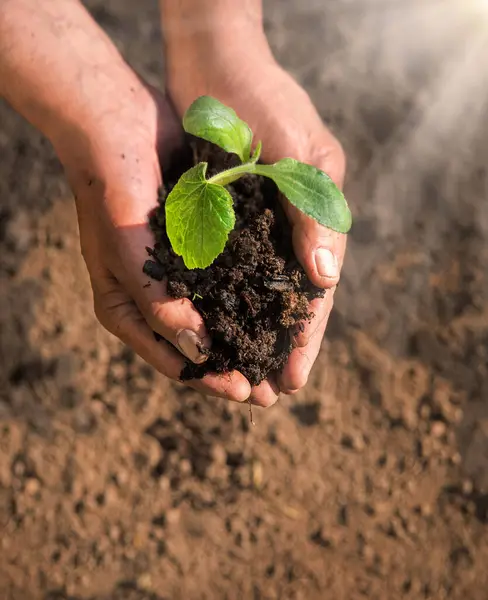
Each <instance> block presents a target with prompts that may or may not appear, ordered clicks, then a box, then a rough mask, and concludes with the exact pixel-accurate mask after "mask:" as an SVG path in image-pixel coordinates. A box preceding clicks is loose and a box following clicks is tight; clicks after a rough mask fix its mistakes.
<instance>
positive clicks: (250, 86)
mask: <svg viewBox="0 0 488 600" xmlns="http://www.w3.org/2000/svg"><path fill="white" fill-rule="evenodd" d="M236 45H237V46H239V44H236ZM232 48H233V44H232V41H231V40H229V43H228V44H226V45H225V46H224V47H223V49H222V51H220V52H219V54H218V55H215V56H212V55H211V53H210V51H209V53H203V52H201V51H198V48H196V49H194V50H195V51H194V52H192V48H191V47H190V48H187V49H186V52H184V53H180V54H179V55H177V54H175V55H174V56H172V55H171V54H170V59H169V60H168V64H167V77H168V85H169V91H170V94H171V97H172V100H173V102H174V103H175V105H176V107H177V109H178V112H179V113H180V114H183V113H184V112H185V110H186V109H187V108H188V106H189V105H190V104H191V103H192V102H193V100H195V98H197V97H198V96H201V95H210V96H214V97H215V98H217V99H218V100H220V101H221V102H223V103H224V104H227V105H228V106H231V107H232V108H233V109H234V110H235V111H236V112H237V114H238V116H239V117H240V118H241V119H243V120H244V121H246V122H247V123H248V124H249V125H250V127H251V129H252V131H253V133H254V137H255V140H256V141H257V140H261V141H262V143H263V152H262V159H263V160H264V161H265V162H269V163H273V162H276V161H277V160H279V159H281V158H284V157H291V158H295V159H297V160H300V161H302V162H305V163H309V164H312V165H314V166H316V167H318V168H320V169H322V170H323V171H325V172H326V173H327V174H328V175H329V176H330V177H331V178H332V179H333V180H334V182H335V183H336V184H337V185H338V186H339V187H342V184H343V180H344V173H345V156H344V152H343V150H342V147H341V145H340V144H339V142H338V141H337V140H336V138H335V137H334V136H333V135H332V134H331V132H330V131H329V130H328V129H327V128H326V127H325V126H324V124H323V122H322V120H321V119H320V116H319V115H318V113H317V111H316V109H315V108H314V106H313V104H312V102H311V100H310V98H309V96H308V95H307V93H306V92H305V91H304V90H303V89H302V88H301V87H300V86H299V85H298V84H297V83H296V82H295V81H294V79H293V78H292V77H291V76H290V75H289V74H288V73H286V72H285V71H284V70H283V69H282V68H281V67H280V66H279V65H278V64H277V63H276V62H275V61H274V59H273V58H272V56H271V54H270V52H269V49H267V47H266V46H259V44H253V41H252V40H248V43H246V51H245V52H246V53H245V54H244V53H243V52H242V51H241V50H240V48H238V47H237V48H236V50H235V52H234V51H233V50H232ZM283 205H284V207H285V211H286V213H287V216H288V218H289V220H290V223H291V225H292V232H293V246H294V250H295V254H296V256H297V258H298V260H299V261H300V263H301V264H302V266H303V267H304V269H305V271H306V273H307V275H308V277H309V279H310V281H312V283H314V284H315V285H317V286H319V287H322V288H325V289H326V290H327V291H326V294H325V297H324V298H323V299H316V300H314V301H313V302H312V303H311V311H312V312H313V314H314V318H313V319H312V321H311V322H310V323H307V324H306V325H305V329H304V330H303V331H298V332H297V335H296V338H295V343H296V347H295V349H294V350H293V351H292V353H291V355H290V358H289V360H288V362H287V364H286V366H285V367H284V369H283V371H282V372H281V373H279V374H275V375H273V376H271V377H269V378H268V379H267V380H265V381H263V382H262V383H261V384H260V385H259V386H257V387H254V388H253V390H252V401H253V403H254V404H257V405H260V406H270V405H271V404H273V403H274V402H275V401H276V399H277V397H278V395H279V393H280V391H281V392H283V393H285V394H291V393H294V392H296V391H298V390H299V389H300V388H302V387H303V386H304V385H305V384H306V382H307V380H308V377H309V374H310V370H311V368H312V366H313V363H314V362H315V360H316V358H317V355H318V353H319V350H320V346H321V342H322V338H323V335H324V332H325V328H326V326H327V321H328V318H329V315H330V312H331V310H332V306H333V298H334V291H335V287H336V285H337V283H338V281H339V275H340V270H341V267H342V262H343V259H344V253H345V248H346V236H345V235H343V234H339V233H336V232H334V231H331V230H329V229H327V228H325V227H323V226H321V225H319V224H318V223H316V222H315V221H314V220H313V219H311V218H309V217H307V216H305V215H304V214H303V213H301V212H300V211H299V210H297V209H296V208H295V207H293V206H292V205H291V204H290V203H289V202H287V201H286V199H285V198H283Z"/></svg>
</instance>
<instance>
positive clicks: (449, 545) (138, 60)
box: [0, 0, 488, 600]
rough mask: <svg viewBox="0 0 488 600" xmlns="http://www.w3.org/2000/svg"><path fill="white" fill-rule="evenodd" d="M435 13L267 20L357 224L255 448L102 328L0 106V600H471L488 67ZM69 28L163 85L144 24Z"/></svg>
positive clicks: (151, 29) (484, 394) (70, 226)
mask: <svg viewBox="0 0 488 600" xmlns="http://www.w3.org/2000/svg"><path fill="white" fill-rule="evenodd" d="M452 4H453V7H452V10H451V9H449V10H447V9H446V8H445V6H444V8H441V9H439V7H438V6H437V5H436V3H434V2H418V1H412V2H407V1H406V0H405V1H404V0H401V1H400V0H398V1H395V0H392V1H391V2H390V3H384V2H380V1H376V2H373V1H371V2H368V3H366V2H361V3H357V2H354V1H346V0H341V1H339V0H337V1H336V2H327V3H326V2H322V1H318V0H309V1H308V2H305V3H302V2H299V1H298V0H269V1H268V2H266V3H265V5H266V26H267V30H268V33H269V37H270V40H271V43H272V45H273V47H274V49H275V52H276V54H277V57H278V58H279V60H280V61H281V62H282V63H283V64H284V65H285V66H286V67H287V68H289V69H290V70H291V72H292V73H293V74H294V75H295V76H296V77H297V78H298V79H299V80H300V81H301V82H302V83H303V84H304V85H305V86H306V88H307V89H308V91H309V92H310V93H311V95H312V98H313V100H314V101H315V102H316V104H317V106H318V108H319V110H320V112H321V114H322V116H323V117H324V119H326V120H327V121H328V122H329V123H330V125H331V127H332V128H333V129H334V131H335V132H336V133H337V135H338V136H339V137H340V139H341V140H342V142H343V143H344V146H345V148H346V151H347V153H348V156H349V179H348V184H347V188H346V192H347V196H348V198H349V200H350V204H351V206H352V209H353V212H354V214H355V217H356V224H355V227H354V230H353V232H352V234H351V237H350V244H349V253H348V258H347V262H346V265H345V268H344V276H343V280H342V285H341V286H340V288H339V290H338V293H337V296H336V297H337V302H336V309H335V313H334V317H333V319H332V320H331V323H330V326H329V329H328V335H327V337H326V340H325V341H324V344H323V350H322V352H321V354H320V357H319V359H318V362H317V364H316V366H315V368H314V370H313V373H312V376H311V379H310V382H309V384H308V386H307V388H306V389H305V390H304V391H303V392H301V393H300V394H298V395H297V396H295V397H285V398H283V399H282V400H281V401H280V402H279V403H278V404H277V405H276V406H275V407H274V408H272V409H269V410H267V411H259V410H258V409H256V411H255V415H254V418H255V421H256V422H257V426H256V427H254V428H252V429H250V427H249V421H248V413H247V406H244V407H241V406H235V405H229V404H227V403H225V402H224V401H220V400H207V399H204V398H202V397H201V396H199V395H198V394H196V393H194V392H191V391H188V390H187V389H186V388H184V387H183V386H181V385H177V384H169V383H168V382H167V381H165V380H164V379H163V378H161V377H159V376H158V375H157V374H155V373H154V372H153V371H152V370H151V369H150V368H148V367H147V366H146V365H144V364H143V363H142V362H141V361H140V360H138V359H137V358H136V357H135V356H134V355H133V354H132V353H131V352H130V351H129V350H128V349H127V348H124V347H123V346H122V345H121V344H120V343H119V342H118V341H117V340H115V339H114V338H113V337H111V336H110V335H109V334H108V333H106V332H104V331H103V330H102V329H101V327H99V326H98V324H97V323H96V320H95V318H94V315H93V311H92V306H91V293H90V288H89V284H88V277H87V275H86V272H85V269H84V265H83V263H82V259H81V257H80V254H79V249H78V237H77V226H76V222H75V211H74V207H73V202H72V199H71V196H70V193H69V190H68V188H67V186H66V183H65V181H64V179H63V176H62V173H61V170H60V167H59V165H58V162H57V161H56V159H55V158H54V156H53V154H52V151H51V149H50V147H49V145H48V144H47V143H46V142H45V141H43V140H42V139H41V138H40V136H39V135H38V134H37V133H36V132H34V131H33V130H32V129H31V128H30V127H29V126H28V125H26V124H25V123H24V122H23V121H22V120H21V119H20V118H18V117H17V116H16V115H14V113H13V112H12V111H11V110H10V109H9V108H8V107H6V106H4V105H2V106H0V198H1V208H0V217H1V220H0V245H1V252H0V285H1V294H0V334H1V335H0V360H1V364H2V368H1V372H0V528H1V529H0V531H1V534H0V590H1V594H0V597H1V598H2V600H3V599H5V600H162V599H165V600H166V599H168V600H169V599H171V600H178V599H180V598H181V599H185V600H187V599H188V600H193V599H198V600H200V599H202V600H203V599H212V600H213V599H220V598H222V599H229V600H234V599H241V598H242V599H246V600H247V599H253V600H254V599H256V600H257V599H280V600H283V599H306V600H315V599H317V600H319V599H325V600H328V599H331V600H342V599H344V600H356V599H360V598H368V599H376V600H391V599H392V598H405V599H408V600H421V599H431V600H442V599H452V600H458V599H459V600H461V599H463V600H465V599H469V600H486V597H487V591H486V590H487V589H488V587H487V586H488V571H487V569H486V564H487V561H488V535H487V533H488V530H487V527H488V525H487V523H488V373H487V357H488V302H487V298H488V295H487V287H488V279H487V273H486V264H487V260H488V210H487V207H486V196H487V173H486V169H485V165H486V163H487V158H488V121H487V120H486V118H481V115H483V114H486V108H487V104H488V94H487V90H488V87H487V85H488V81H487V79H488V69H487V68H486V65H484V66H483V65H482V63H483V61H485V62H486V56H488V54H487V53H486V52H484V53H483V52H479V51H478V50H479V46H478V47H477V49H476V52H475V54H474V55H472V54H471V52H472V47H471V44H470V43H468V41H469V42H471V41H473V42H474V40H475V39H476V40H478V41H479V39H478V38H479V36H478V34H479V32H480V30H481V29H482V28H481V25H480V20H479V19H478V20H476V22H475V20H474V19H471V18H470V17H469V18H468V16H466V14H465V13H464V12H463V10H464V9H463V6H464V7H465V6H467V4H468V3H454V2H453V3H452ZM454 4H455V5H456V7H455V6H454ZM446 5H447V6H450V2H447V3H446ZM90 8H91V9H92V10H93V12H94V14H95V15H96V17H97V18H98V20H99V21H100V23H101V24H102V25H103V26H104V27H105V28H106V29H107V30H108V32H109V33H110V34H111V35H112V36H113V37H114V38H115V39H116V41H117V43H118V45H119V46H120V48H121V49H122V50H123V51H124V53H125V54H126V56H127V57H128V59H129V60H130V61H131V63H132V64H134V66H135V67H136V68H138V69H140V70H141V71H142V73H143V74H144V75H146V76H147V77H148V78H149V80H150V81H151V82H152V83H156V84H160V83H161V82H160V80H159V75H158V73H159V72H160V70H161V56H160V50H159V48H160V40H159V34H158V29H157V17H156V2H154V1H152V0H141V1H140V2H137V3H135V2H131V1H130V0H118V1H116V0H110V1H109V2H102V1H101V0H90ZM444 9H445V10H446V12H442V14H443V18H442V19H437V18H436V15H438V12H436V11H437V10H442V11H444ZM451 16H452V23H451ZM473 28H476V35H474V33H475V30H474V29H473ZM483 31H484V34H485V35H486V29H484V30H483ZM412 32H414V34H413V33H412ZM472 34H473V35H472ZM477 36H478V37H477ZM484 39H486V38H484ZM476 69H477V70H476Z"/></svg>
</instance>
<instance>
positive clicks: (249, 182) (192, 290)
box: [144, 142, 324, 385]
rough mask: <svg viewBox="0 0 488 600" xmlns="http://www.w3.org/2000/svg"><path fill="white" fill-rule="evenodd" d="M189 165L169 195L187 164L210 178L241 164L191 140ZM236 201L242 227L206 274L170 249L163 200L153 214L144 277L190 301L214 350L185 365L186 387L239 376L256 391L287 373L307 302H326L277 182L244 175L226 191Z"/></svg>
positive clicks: (170, 180) (170, 181)
mask: <svg viewBox="0 0 488 600" xmlns="http://www.w3.org/2000/svg"><path fill="white" fill-rule="evenodd" d="M193 144H194V145H193V160H192V161H191V163H190V164H184V163H185V162H186V161H184V160H182V159H180V160H179V164H178V168H175V169H172V170H171V172H169V173H167V174H166V175H165V181H166V182H167V185H168V189H167V190H166V191H168V190H170V189H171V186H172V185H174V184H175V183H176V181H177V179H178V177H179V176H180V175H181V173H183V172H184V171H185V170H186V169H187V168H189V166H191V165H192V164H196V163H197V162H200V161H206V162H208V163H209V169H208V172H209V174H210V175H212V174H214V173H216V172H219V171H222V170H224V169H227V168H229V167H231V166H234V165H235V164H237V161H236V159H234V157H232V156H229V155H227V154H226V153H224V152H222V151H220V150H219V149H218V148H216V147H215V146H212V145H210V144H206V143H200V142H193ZM228 189H229V191H230V193H231V195H232V197H233V199H234V208H235V211H236V228H235V230H234V231H233V232H232V233H231V235H230V237H229V241H228V242H227V245H226V247H225V250H224V252H223V253H222V254H221V255H220V256H219V257H218V258H217V259H216V260H215V261H214V263H213V264H212V265H211V266H210V267H207V268H206V269H195V270H191V271H190V270H188V269H187V268H186V267H185V266H184V264H183V260H182V259H181V257H178V256H176V255H175V254H174V252H173V251H172V250H171V247H170V243H169V240H168V237H167V235H166V227H165V213H164V198H165V196H166V191H163V192H162V194H161V197H160V203H159V206H158V207H157V208H156V209H155V210H154V211H153V212H152V214H151V215H150V226H151V229H152V231H153V233H154V236H155V240H156V243H155V246H154V248H153V249H151V248H148V252H149V254H150V256H151V260H148V261H147V262H146V264H145V266H144V271H145V273H146V274H147V275H148V276H150V277H152V278H154V279H159V280H161V279H163V277H166V278H167V287H168V293H169V294H170V295H171V296H173V297H175V298H189V299H190V300H192V302H193V303H194V305H195V306H196V308H197V310H198V311H199V312H200V313H201V314H202V316H203V319H204V321H205V325H206V328H207V331H208V333H209V335H210V336H211V338H212V349H211V351H210V355H209V358H208V360H207V361H206V362H205V363H204V364H202V365H195V364H193V363H191V362H187V364H186V366H185V368H184V369H183V371H182V373H181V379H182V380H183V381H185V380H189V379H199V378H202V377H203V376H204V375H205V374H207V373H209V372H216V373H226V372H229V371H232V370H234V369H236V370H238V371H240V372H241V373H242V374H243V375H244V376H245V377H247V379H248V380H249V382H250V383H251V384H252V385H257V384H259V383H260V382H261V381H262V380H263V379H265V378H266V376H267V375H268V373H269V372H270V371H276V370H279V369H281V368H282V367H283V365H284V364H285V362H286V360H287V358H288V356H289V354H290V352H291V350H292V348H293V332H294V331H295V326H296V325H298V324H299V323H300V322H302V321H304V320H309V319H311V318H312V316H313V315H312V314H311V313H310V312H309V308H308V304H309V302H310V300H312V299H313V298H317V297H320V296H323V294H324V292H323V290H321V289H319V288H317V287H315V286H313V285H312V284H311V283H310V281H309V280H308V278H307V276H306V275H305V272H304V270H303V269H302V267H301V266H300V265H299V263H298V262H297V260H296V258H295V255H294V253H293V249H292V239H291V228H290V226H289V224H288V222H287V219H286V217H285V215H284V213H283V211H282V209H281V207H280V204H279V199H278V192H277V190H276V188H275V186H274V184H273V183H272V182H269V181H266V180H264V179H263V178H261V177H256V176H246V177H243V178H242V179H240V180H238V181H236V182H235V183H233V184H232V185H230V186H228Z"/></svg>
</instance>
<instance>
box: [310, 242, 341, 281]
mask: <svg viewBox="0 0 488 600" xmlns="http://www.w3.org/2000/svg"><path fill="white" fill-rule="evenodd" d="M315 264H316V266H317V271H318V274H319V275H320V276H321V277H328V278H329V279H336V278H337V277H339V265H338V263H337V258H336V256H335V254H334V253H333V252H332V251H331V250H329V248H319V249H318V250H316V251H315Z"/></svg>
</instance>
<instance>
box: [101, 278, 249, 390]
mask: <svg viewBox="0 0 488 600" xmlns="http://www.w3.org/2000/svg"><path fill="white" fill-rule="evenodd" d="M95 312H96V314H97V317H98V319H99V321H100V322H101V323H102V325H103V326H104V327H105V328H106V329H108V331H110V332H111V333H113V334H114V335H115V336H116V337H118V338H119V339H120V340H121V341H123V342H124V343H125V344H127V345H128V346H130V347H131V348H132V349H133V350H134V352H136V353H137V354H138V355H139V356H140V357H141V358H143V359H144V360H145V361H146V362H147V363H149V364H150V365H152V366H153V367H154V368H155V369H156V370H157V371H159V372H160V373H162V374H163V375H166V376H167V377H170V378H171V379H174V380H179V377H180V373H181V371H182V369H183V367H184V359H183V358H182V357H181V355H180V354H179V353H178V352H177V351H176V350H174V349H172V348H171V346H169V345H168V344H162V343H158V342H156V340H155V339H154V334H153V332H152V330H151V328H150V327H149V325H148V324H147V323H146V321H145V319H144V317H143V316H142V314H141V313H140V312H139V310H138V308H137V306H136V305H135V304H134V303H133V302H132V301H131V300H130V299H129V297H128V296H127V295H126V294H125V293H123V292H122V291H121V290H119V289H117V288H113V289H112V290H111V292H110V294H108V295H107V294H105V295H104V296H103V297H102V298H100V297H99V296H97V295H95ZM185 383H186V384H187V385H189V386H190V387H192V388H194V389H196V390H198V391H200V392H202V393H204V394H207V395H210V396H217V397H221V398H227V399H229V400H233V401H235V402H244V401H245V400H247V398H248V397H249V395H250V393H251V386H250V385H249V382H248V381H247V379H246V378H245V377H244V376H243V375H242V374H241V373H239V372H238V371H233V372H232V373H228V374H226V375H217V374H209V375H207V376H205V377H204V378H203V379H201V380H192V381H188V382H185Z"/></svg>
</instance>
